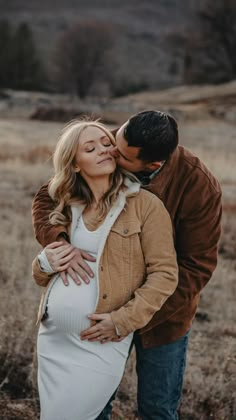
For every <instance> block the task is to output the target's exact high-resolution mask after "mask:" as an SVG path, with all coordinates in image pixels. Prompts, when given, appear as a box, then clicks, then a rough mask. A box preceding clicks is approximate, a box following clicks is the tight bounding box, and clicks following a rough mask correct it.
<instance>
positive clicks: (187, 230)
mask: <svg viewBox="0 0 236 420" xmlns="http://www.w3.org/2000/svg"><path fill="white" fill-rule="evenodd" d="M203 188H204V187H203ZM205 188H207V186H205ZM203 196H204V194H201V191H198V192H196V194H195V195H193V194H189V195H188V194H186V196H185V200H188V202H190V203H191V201H189V200H192V208H190V211H189V212H188V214H184V217H183V218H182V220H181V221H180V224H179V226H178V229H177V230H176V249H177V259H178V265H179V283H178V287H177V289H176V291H175V292H174V294H173V295H172V296H170V297H169V298H168V300H167V301H166V302H165V304H164V305H163V306H162V308H161V309H160V311H158V312H157V313H156V314H155V315H154V317H153V319H152V320H151V322H150V323H149V324H148V325H146V326H145V327H144V328H143V329H142V330H141V332H142V333H143V332H146V331H148V330H150V329H152V328H154V327H155V326H157V325H159V324H162V323H163V322H165V321H167V320H168V319H171V318H172V317H173V318H174V317H175V316H176V317H180V318H181V314H182V313H183V316H184V314H185V312H186V311H188V307H189V303H190V302H191V301H193V300H194V299H195V298H197V296H198V294H199V293H200V292H201V290H202V289H203V288H204V287H205V285H206V284H207V283H208V281H209V280H210V278H211V276H212V274H213V271H214V269H215V267H216V264H217V256H218V242H219V238H220V233H221V215H222V203H221V192H220V191H219V192H215V193H214V194H213V193H211V194H210V193H209V195H208V200H204V201H203V199H202V197H203ZM188 207H189V205H188ZM192 315H194V314H192Z"/></svg>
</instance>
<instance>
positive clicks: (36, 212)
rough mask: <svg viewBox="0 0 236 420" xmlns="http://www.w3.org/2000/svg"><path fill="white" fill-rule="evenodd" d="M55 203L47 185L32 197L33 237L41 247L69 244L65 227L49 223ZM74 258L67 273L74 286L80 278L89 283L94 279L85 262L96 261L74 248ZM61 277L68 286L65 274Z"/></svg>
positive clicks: (78, 282)
mask: <svg viewBox="0 0 236 420" xmlns="http://www.w3.org/2000/svg"><path fill="white" fill-rule="evenodd" d="M54 208H55V203H54V201H53V200H52V199H51V197H50V195H49V193H48V183H46V184H44V185H43V186H42V187H41V188H40V190H39V191H38V192H37V194H36V195H35V197H34V200H33V205H32V219H33V226H34V232H35V237H36V239H37V240H38V242H39V243H40V244H41V245H42V246H43V247H45V246H47V245H49V244H51V243H52V242H56V241H64V243H66V242H70V238H69V236H68V234H67V231H66V227H65V226H62V225H52V224H51V223H50V222H49V215H50V213H51V212H52V211H53V210H54ZM73 254H74V257H73V259H72V260H71V262H70V267H68V269H67V273H68V274H69V275H70V277H71V278H72V279H73V280H74V282H75V283H76V284H81V281H80V278H81V279H82V280H83V281H84V282H85V283H89V281H90V280H89V277H94V274H93V272H92V270H91V268H90V267H89V266H88V264H87V263H86V262H85V260H88V261H96V260H95V258H94V257H92V256H91V255H89V254H88V253H87V252H85V251H83V250H80V249H77V248H74V251H73ZM61 277H62V279H63V282H64V284H65V285H66V286H68V285H69V282H68V279H67V278H66V275H65V272H61Z"/></svg>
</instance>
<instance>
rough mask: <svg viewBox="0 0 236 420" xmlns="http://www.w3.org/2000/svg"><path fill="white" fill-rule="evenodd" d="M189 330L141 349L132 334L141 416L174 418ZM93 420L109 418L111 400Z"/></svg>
mask: <svg viewBox="0 0 236 420" xmlns="http://www.w3.org/2000/svg"><path fill="white" fill-rule="evenodd" d="M188 338H189V332H188V333H187V334H185V335H184V336H183V337H181V338H180V339H178V340H176V341H175V342H173V343H170V344H165V345H162V346H158V347H152V348H149V349H144V348H143V347H142V344H141V339H140V336H139V335H137V334H135V336H134V345H135V349H136V359H137V361H136V371H137V375H138V412H139V416H140V417H141V419H142V420H177V419H178V414H177V408H178V405H179V401H180V397H181V392H182V385H183V378H184V371H185V365H186V354H187V347H188ZM114 398H115V394H114V395H113V396H112V398H111V399H110V401H109V402H108V403H107V405H106V407H105V408H104V410H103V411H102V413H101V414H100V415H99V417H97V419H96V420H110V418H111V411H112V400H113V399H114Z"/></svg>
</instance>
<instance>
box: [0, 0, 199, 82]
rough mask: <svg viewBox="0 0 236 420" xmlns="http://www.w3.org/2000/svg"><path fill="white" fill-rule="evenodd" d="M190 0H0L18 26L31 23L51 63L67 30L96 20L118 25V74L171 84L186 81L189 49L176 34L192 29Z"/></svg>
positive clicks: (4, 14) (1, 13)
mask: <svg viewBox="0 0 236 420" xmlns="http://www.w3.org/2000/svg"><path fill="white" fill-rule="evenodd" d="M191 4H192V1H189V0H181V1H178V0H146V1H145V2H144V1H142V0H112V1H109V0H57V1H54V2H48V1H47V0H41V1H40V2H38V1H36V0H31V1H30V2H29V1H27V0H11V1H8V2H6V1H5V0H0V17H1V19H7V20H9V22H10V23H11V24H12V25H13V26H16V25H18V24H19V23H22V22H26V23H28V24H30V26H31V28H32V30H33V32H34V36H35V40H36V42H37V44H38V47H39V49H40V52H41V55H42V56H43V57H46V60H45V61H46V63H47V65H48V66H49V65H50V60H51V57H52V55H53V54H54V49H55V44H56V41H57V39H58V37H59V36H60V35H61V34H62V33H63V31H65V30H67V29H69V28H70V27H71V26H72V25H73V24H75V23H76V22H78V21H84V20H90V19H95V20H96V21H102V22H104V23H105V24H109V23H111V24H112V26H113V27H114V29H115V34H116V35H115V38H116V40H115V57H113V60H114V63H113V69H114V77H116V74H118V75H119V80H123V83H124V84H128V83H133V84H134V85H137V86H138V85H145V87H146V88H152V89H153V88H158V89H159V88H165V87H169V86H175V85H177V84H180V83H181V81H182V73H183V55H184V49H183V45H181V36H180V37H179V41H178V39H177V45H176V44H175V45H173V43H172V41H171V40H172V35H173V34H176V33H178V34H181V33H186V32H188V28H189V26H190V25H191V14H192V12H191Z"/></svg>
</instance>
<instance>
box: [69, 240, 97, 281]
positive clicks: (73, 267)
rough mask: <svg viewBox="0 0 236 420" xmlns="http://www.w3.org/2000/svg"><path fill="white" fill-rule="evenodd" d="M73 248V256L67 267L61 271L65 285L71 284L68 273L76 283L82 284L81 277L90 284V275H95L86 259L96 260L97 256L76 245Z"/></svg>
mask: <svg viewBox="0 0 236 420" xmlns="http://www.w3.org/2000/svg"><path fill="white" fill-rule="evenodd" d="M72 248H73V249H72V251H71V255H72V258H71V259H70V261H69V264H68V266H67V268H66V269H64V271H62V272H61V278H62V281H63V283H64V284H65V286H69V281H68V279H67V274H69V275H70V277H71V278H72V279H73V280H74V282H75V283H76V284H78V285H80V284H81V279H82V280H83V281H84V282H85V283H86V284H88V283H89V282H90V280H89V277H88V276H90V277H94V273H93V271H92V270H91V268H90V267H89V266H88V264H87V263H86V262H85V260H87V261H91V262H95V261H96V258H94V257H92V255H90V254H88V253H87V252H85V251H83V250H82V249H78V248H75V247H72Z"/></svg>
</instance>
